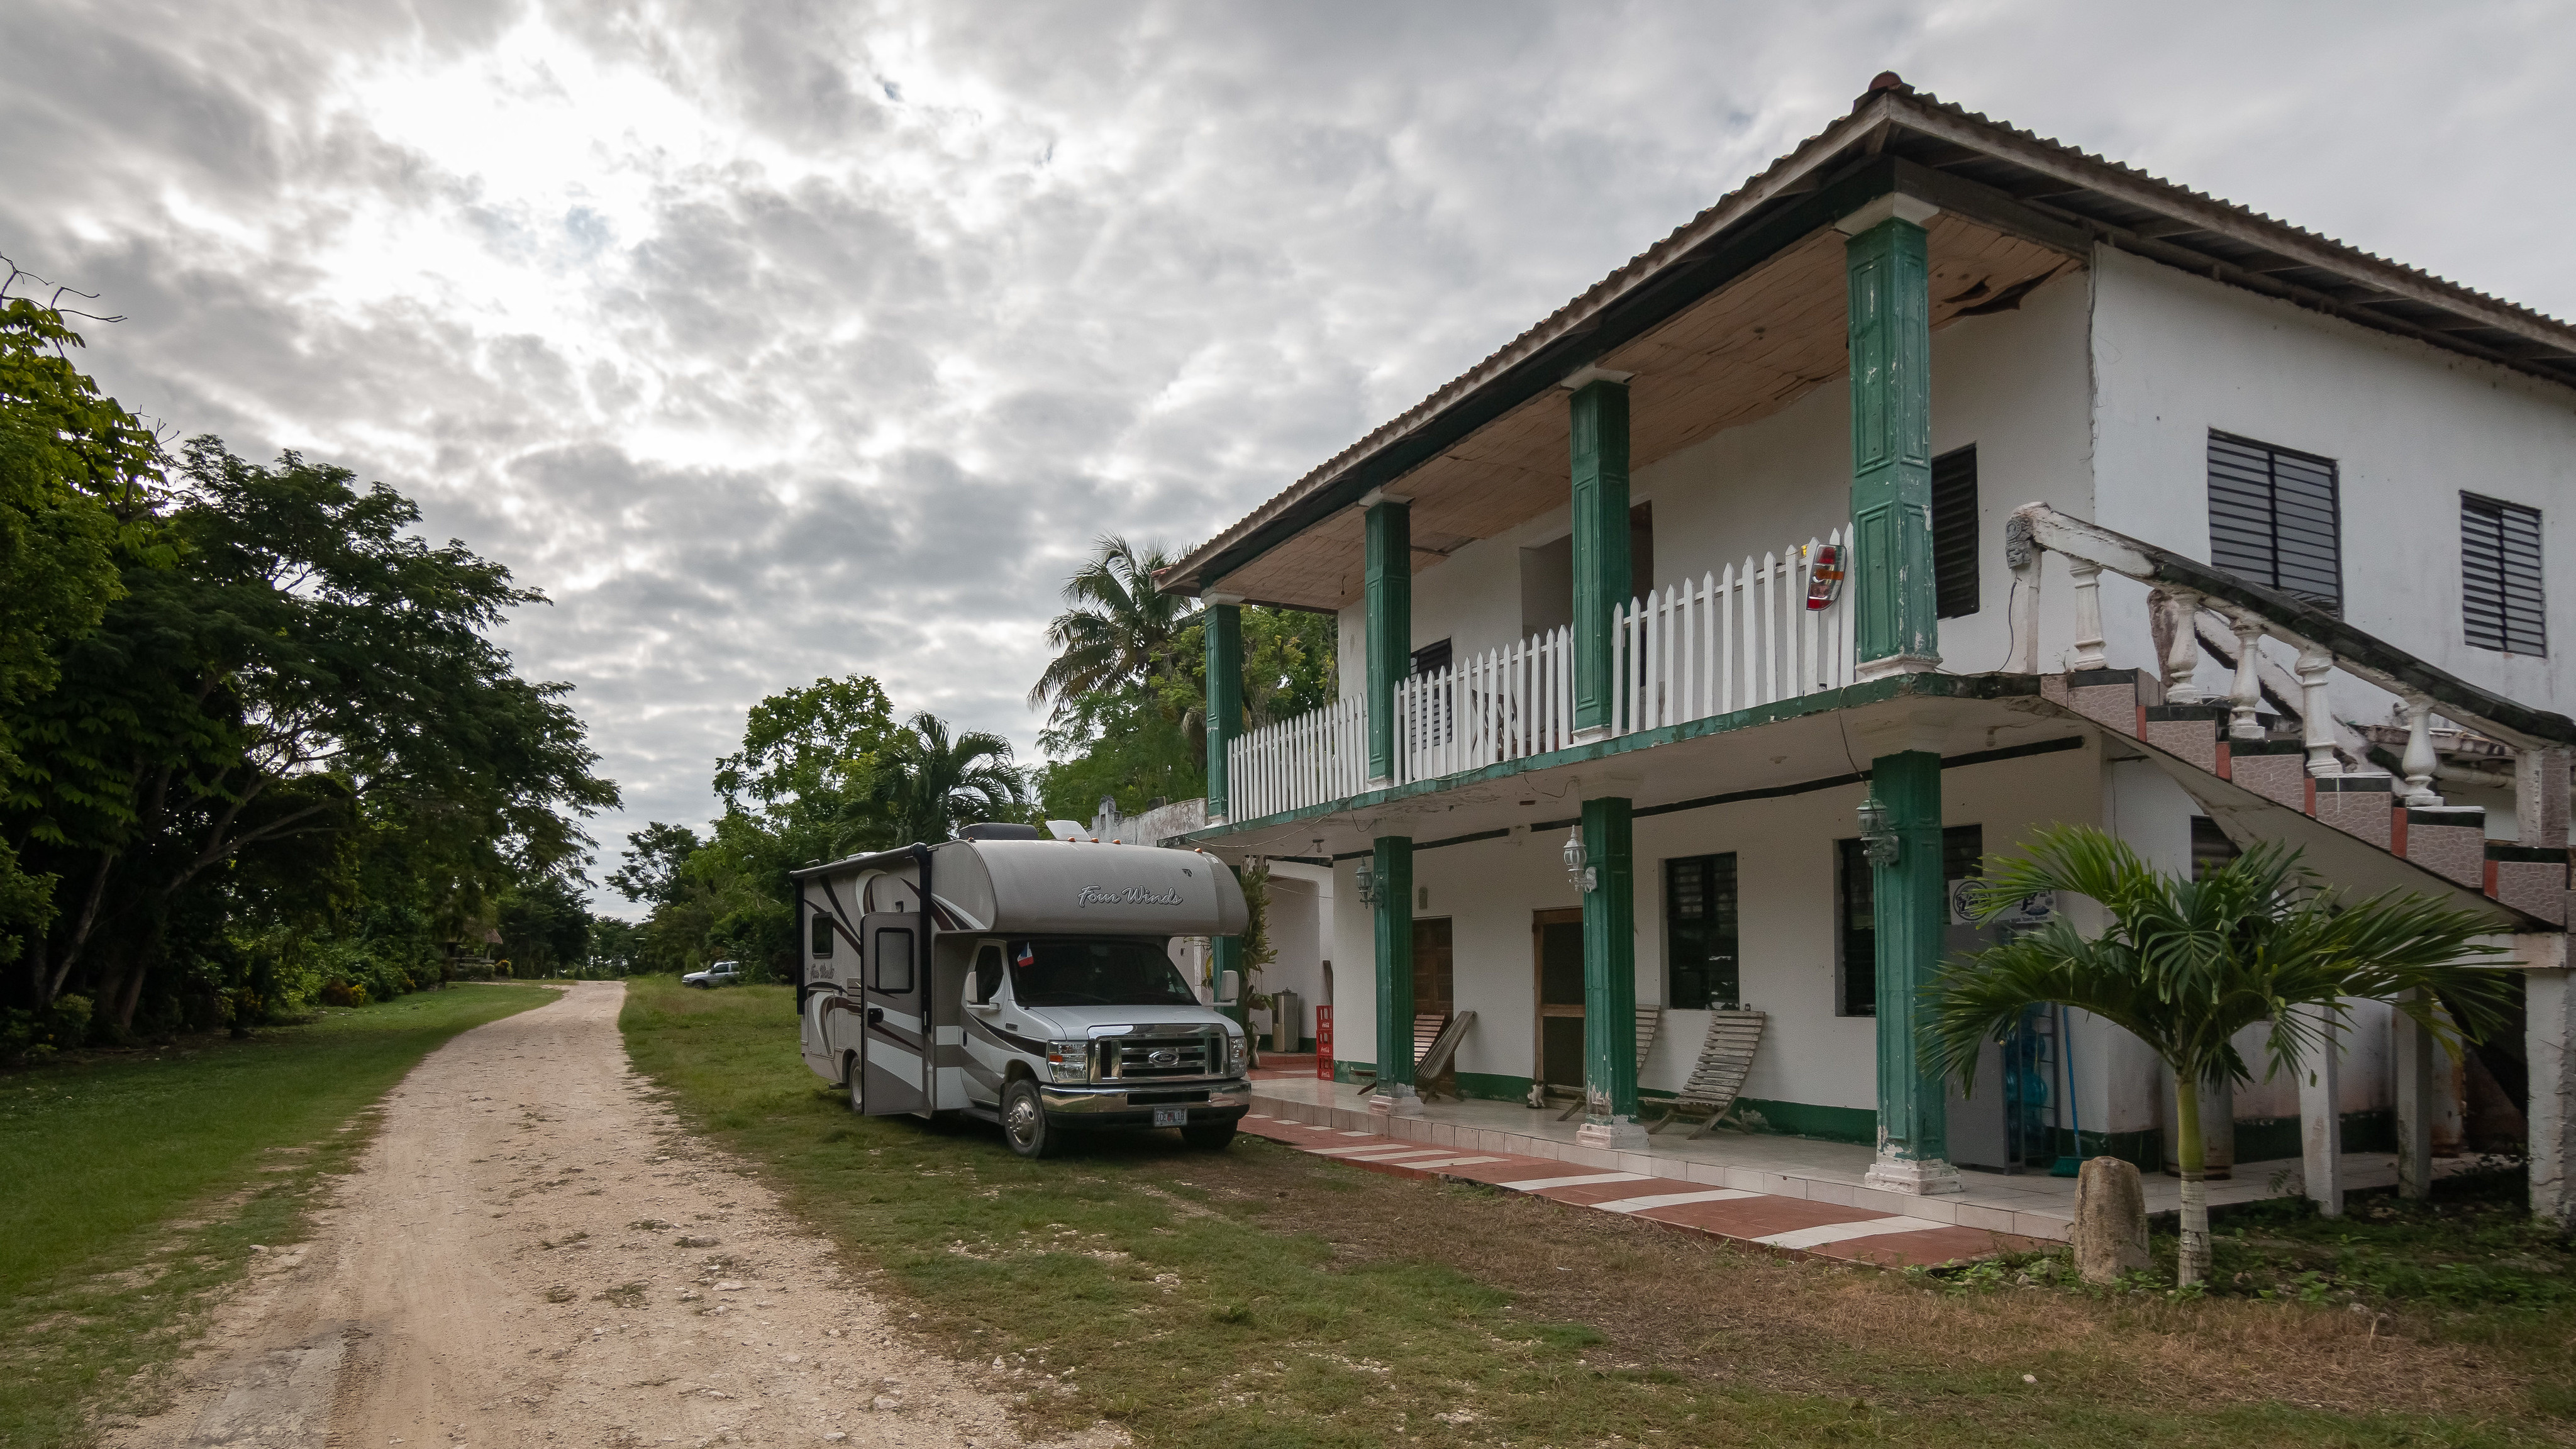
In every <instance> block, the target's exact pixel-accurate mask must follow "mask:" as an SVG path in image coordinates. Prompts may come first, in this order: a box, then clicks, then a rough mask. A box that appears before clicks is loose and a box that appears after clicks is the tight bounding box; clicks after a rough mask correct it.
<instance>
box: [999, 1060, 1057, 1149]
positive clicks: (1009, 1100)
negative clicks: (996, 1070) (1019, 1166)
mask: <svg viewBox="0 0 2576 1449" xmlns="http://www.w3.org/2000/svg"><path fill="white" fill-rule="evenodd" d="M1002 1137H1003V1140H1005V1141H1007V1142H1009V1143H1010V1144H1011V1150H1012V1151H1013V1152H1016V1153H1018V1154H1020V1155H1021V1156H1022V1157H1053V1156H1054V1155H1055V1152H1056V1148H1057V1147H1058V1146H1060V1145H1061V1144H1062V1142H1063V1134H1061V1133H1059V1132H1057V1131H1056V1130H1055V1128H1054V1126H1053V1125H1052V1124H1050V1123H1049V1122H1048V1121H1047V1117H1046V1103H1045V1102H1043V1101H1041V1100H1040V1099H1039V1097H1038V1084H1037V1083H1036V1082H1033V1081H1031V1080H1030V1079H1028V1078H1027V1077H1022V1078H1020V1079H1019V1080H1018V1081H1015V1082H1013V1083H1011V1084H1010V1085H1009V1086H1007V1087H1004V1088H1003V1089H1002Z"/></svg>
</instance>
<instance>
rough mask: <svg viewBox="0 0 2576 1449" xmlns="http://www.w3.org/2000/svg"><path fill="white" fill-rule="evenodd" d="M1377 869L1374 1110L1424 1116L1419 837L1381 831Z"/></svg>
mask: <svg viewBox="0 0 2576 1449" xmlns="http://www.w3.org/2000/svg"><path fill="white" fill-rule="evenodd" d="M1374 851H1375V858H1374V859H1373V860H1372V861H1371V862H1370V864H1371V865H1372V866H1373V867H1374V868H1375V870H1376V872H1377V909H1376V912H1375V916H1376V922H1377V1090H1376V1091H1375V1092H1373V1093H1371V1094H1370V1095H1369V1110H1370V1111H1372V1112H1380V1113H1385V1114H1387V1115H1390V1116H1396V1117H1419V1116H1421V1115H1422V1099H1421V1097H1419V1096H1417V1095H1416V1094H1415V1093H1414V1090H1413V837H1412V836H1410V835H1381V836H1379V837H1378V838H1377V841H1376V844H1375V847H1374Z"/></svg>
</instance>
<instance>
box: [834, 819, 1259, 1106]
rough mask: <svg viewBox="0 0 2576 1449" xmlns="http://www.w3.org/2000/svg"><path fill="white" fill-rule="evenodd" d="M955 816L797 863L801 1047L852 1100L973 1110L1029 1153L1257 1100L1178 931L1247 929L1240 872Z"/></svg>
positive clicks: (1147, 849)
mask: <svg viewBox="0 0 2576 1449" xmlns="http://www.w3.org/2000/svg"><path fill="white" fill-rule="evenodd" d="M967 834H968V837H969V838H967V839H964V840H953V841H950V842H948V843H946V844H944V845H937V846H921V845H916V846H911V847H908V848H906V849H903V850H895V851H886V852H882V853H879V854H875V855H863V856H855V857H852V858H851V859H848V860H842V861H834V862H832V863H830V864H828V865H822V866H816V867H813V868H810V869H807V870H803V871H799V872H797V873H796V878H797V881H798V883H799V898H798V915H799V917H800V927H801V929H800V935H801V937H802V939H803V943H804V946H805V955H804V960H803V963H802V964H803V968H804V970H803V977H802V981H801V983H800V986H799V989H798V997H799V1016H800V1018H801V1032H802V1045H803V1049H804V1055H805V1063H806V1065H807V1066H808V1067H810V1068H811V1069H812V1070H813V1071H814V1073H815V1075H817V1076H820V1077H822V1078H823V1079H824V1080H826V1081H829V1082H833V1083H836V1084H839V1085H841V1086H844V1087H845V1088H847V1090H848V1091H849V1094H850V1105H851V1107H852V1108H853V1109H854V1110H856V1111H860V1112H864V1113H867V1114H869V1115H871V1116H887V1115H893V1114H898V1113H904V1114H911V1115H915V1116H922V1117H929V1116H933V1115H936V1114H938V1113H943V1112H956V1113H963V1114H965V1115H969V1116H975V1117H981V1118H984V1119H986V1120H988V1121H992V1122H996V1123H999V1124H1000V1126H1001V1128H1002V1135H1003V1136H1004V1138H1005V1139H1007V1140H1008V1141H1009V1143H1010V1145H1011V1148H1012V1150H1013V1151H1015V1152H1018V1153H1020V1154H1021V1155H1023V1156H1026V1157H1044V1156H1048V1155H1050V1154H1052V1153H1054V1152H1056V1151H1057V1150H1059V1148H1061V1147H1062V1145H1063V1143H1064V1140H1065V1137H1066V1134H1068V1133H1070V1132H1080V1131H1086V1130H1094V1129H1107V1128H1148V1129H1150V1128H1156V1127H1177V1128H1179V1129H1180V1130H1181V1137H1182V1139H1183V1140H1184V1141H1186V1142H1188V1143H1189V1144H1190V1145H1192V1146H1194V1147H1206V1148H1221V1147H1224V1146H1225V1145H1226V1144H1227V1143H1229V1142H1231V1141H1232V1140H1233V1139H1234V1133H1235V1124H1236V1123H1237V1122H1239V1121H1240V1120H1241V1119H1242V1117H1243V1114H1244V1112H1245V1110H1246V1109H1247V1108H1249V1107H1250V1106H1251V1104H1252V1089H1251V1083H1250V1082H1249V1081H1247V1080H1246V1079H1245V1076H1244V1070H1245V1064H1246V1044H1245V1041H1244V1037H1243V1032H1242V1029H1241V1028H1239V1027H1237V1026H1236V1025H1235V1024H1234V1023H1233V1022H1231V1021H1229V1020H1227V1019H1226V1018H1225V1017H1224V1016H1222V1015H1220V1014H1218V1013H1217V1012H1215V1011H1212V1010H1210V1009H1209V1008H1207V1007H1205V1006H1203V1005H1201V1004H1200V1003H1199V999H1198V994H1197V993H1196V992H1195V991H1193V990H1192V989H1191V987H1190V985H1189V983H1188V982H1187V981H1185V980H1183V979H1182V977H1181V973H1180V971H1179V970H1178V968H1176V967H1175V966H1174V965H1173V962H1172V955H1171V947H1172V943H1173V941H1174V940H1175V938H1178V937H1184V936H1224V935H1235V934H1239V933H1240V932H1241V931H1242V930H1243V928H1244V924H1245V920H1246V913H1245V909H1244V903H1243V892H1242V888H1241V887H1240V886H1238V885H1237V884H1236V883H1235V879H1234V873H1233V872H1232V871H1230V870H1228V869H1226V867H1225V865H1224V864H1223V863H1222V862H1220V861H1218V860H1216V859H1215V858H1213V857H1211V856H1207V855H1203V854H1201V853H1199V852H1197V851H1189V850H1164V849H1159V848H1156V847H1152V846H1137V845H1100V844H1096V843H1093V842H1089V841H1064V840H1046V839H1042V838H1039V836H1038V834H1037V832H1036V831H1035V830H1034V829H1033V828H1031V827H1028V826H995V825H984V826H970V827H968V830H967ZM925 887H926V889H925Z"/></svg>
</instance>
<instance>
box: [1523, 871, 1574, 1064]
mask: <svg viewBox="0 0 2576 1449" xmlns="http://www.w3.org/2000/svg"><path fill="white" fill-rule="evenodd" d="M1530 959H1531V968H1532V973H1533V975H1534V976H1535V977H1536V984H1537V988H1538V989H1537V999H1538V1023H1537V1034H1538V1039H1537V1053H1536V1056H1535V1058H1534V1060H1535V1062H1536V1066H1537V1070H1536V1073H1535V1075H1536V1076H1537V1078H1538V1080H1539V1081H1541V1082H1543V1083H1545V1084H1546V1085H1548V1086H1550V1087H1562V1088H1565V1089H1567V1090H1569V1091H1574V1092H1581V1091H1582V1090H1583V912H1581V911H1580V910H1570V911H1564V910H1560V911H1532V912H1531V913H1530Z"/></svg>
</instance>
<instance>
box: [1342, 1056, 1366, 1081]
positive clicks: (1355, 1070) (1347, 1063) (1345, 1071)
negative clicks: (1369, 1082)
mask: <svg viewBox="0 0 2576 1449" xmlns="http://www.w3.org/2000/svg"><path fill="white" fill-rule="evenodd" d="M1376 1075H1377V1063H1375V1062H1355V1061H1352V1060H1350V1059H1349V1058H1347V1057H1335V1058H1333V1080H1334V1081H1336V1082H1356V1081H1358V1080H1359V1079H1360V1078H1361V1077H1362V1076H1369V1077H1374V1076H1376Z"/></svg>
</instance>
